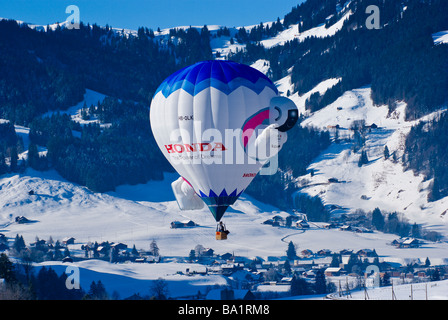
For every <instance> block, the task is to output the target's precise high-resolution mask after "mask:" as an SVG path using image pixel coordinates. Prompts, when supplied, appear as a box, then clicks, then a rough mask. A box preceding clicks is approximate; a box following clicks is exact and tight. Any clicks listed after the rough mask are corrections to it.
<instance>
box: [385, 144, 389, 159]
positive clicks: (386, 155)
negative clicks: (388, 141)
mask: <svg viewBox="0 0 448 320" xmlns="http://www.w3.org/2000/svg"><path fill="white" fill-rule="evenodd" d="M389 156H390V154H389V148H388V147H387V145H386V146H384V159H389Z"/></svg>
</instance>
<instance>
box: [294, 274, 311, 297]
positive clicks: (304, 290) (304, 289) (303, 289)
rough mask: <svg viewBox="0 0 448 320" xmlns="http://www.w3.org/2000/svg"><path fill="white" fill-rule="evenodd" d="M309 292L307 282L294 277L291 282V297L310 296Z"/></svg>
mask: <svg viewBox="0 0 448 320" xmlns="http://www.w3.org/2000/svg"><path fill="white" fill-rule="evenodd" d="M310 293H311V290H310V287H309V284H308V282H307V281H306V280H305V279H302V278H300V277H298V276H294V277H293V279H292V281H291V295H292V296H300V295H307V294H310Z"/></svg>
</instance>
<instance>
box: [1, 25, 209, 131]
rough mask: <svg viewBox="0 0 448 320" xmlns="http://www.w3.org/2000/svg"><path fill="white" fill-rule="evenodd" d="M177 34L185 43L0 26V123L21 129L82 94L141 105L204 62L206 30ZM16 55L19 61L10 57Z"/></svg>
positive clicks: (92, 30) (104, 31)
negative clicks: (189, 66) (5, 121)
mask: <svg viewBox="0 0 448 320" xmlns="http://www.w3.org/2000/svg"><path fill="white" fill-rule="evenodd" d="M182 32H183V33H181V32H180V31H179V32H178V33H179V34H178V36H179V37H180V38H182V39H183V40H185V41H182V42H181V44H180V45H178V46H175V44H173V43H172V42H171V41H168V42H167V43H161V41H157V40H155V39H154V35H153V32H150V31H148V30H145V29H139V32H138V34H137V36H133V35H131V36H129V37H128V36H125V35H122V34H120V33H119V32H117V31H114V30H112V29H111V28H110V27H108V26H106V27H105V28H101V27H98V26H97V25H92V26H90V25H84V24H82V23H81V24H80V28H79V29H78V30H77V29H72V30H68V29H65V28H59V27H58V28H57V29H56V30H55V31H51V29H49V31H47V32H45V31H37V30H35V29H31V28H29V27H27V26H26V25H19V24H17V22H15V21H9V20H2V21H0V39H1V41H0V70H1V72H0V118H3V119H8V120H11V121H12V122H13V123H15V124H22V125H28V124H29V122H31V120H32V119H34V118H35V117H36V116H39V115H41V114H43V113H45V112H47V111H49V110H63V109H66V108H68V107H69V106H72V105H75V104H76V103H78V102H79V101H81V100H82V98H83V94H84V92H85V88H89V89H92V90H95V91H98V92H101V93H104V94H106V95H110V96H113V97H117V98H120V99H125V100H133V101H137V102H142V103H147V104H149V102H150V100H151V98H152V95H153V93H154V91H155V90H156V88H157V86H158V85H159V84H160V83H161V82H162V81H163V80H164V79H165V78H166V77H167V76H168V75H170V74H171V73H173V72H174V71H176V70H178V69H179V68H180V67H183V66H185V65H187V64H191V63H193V62H197V61H200V60H205V59H209V58H211V48H210V43H209V32H208V30H207V28H206V27H204V28H203V29H202V30H201V32H199V31H197V30H196V29H195V28H189V29H187V30H186V31H182ZM18 57H20V59H18Z"/></svg>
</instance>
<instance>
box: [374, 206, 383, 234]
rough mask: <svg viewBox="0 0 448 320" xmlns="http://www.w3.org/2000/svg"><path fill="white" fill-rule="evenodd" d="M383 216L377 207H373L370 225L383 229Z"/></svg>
mask: <svg viewBox="0 0 448 320" xmlns="http://www.w3.org/2000/svg"><path fill="white" fill-rule="evenodd" d="M384 223H385V222H384V216H383V214H382V213H381V210H380V209H379V208H375V209H374V210H373V212H372V225H373V226H374V227H375V228H376V229H377V230H379V231H383V229H384Z"/></svg>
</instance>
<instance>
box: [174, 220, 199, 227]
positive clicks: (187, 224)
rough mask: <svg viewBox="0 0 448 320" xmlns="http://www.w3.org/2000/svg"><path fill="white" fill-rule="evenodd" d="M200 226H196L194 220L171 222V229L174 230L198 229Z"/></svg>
mask: <svg viewBox="0 0 448 320" xmlns="http://www.w3.org/2000/svg"><path fill="white" fill-rule="evenodd" d="M196 226H198V224H196V223H195V222H194V221H192V220H186V221H173V222H171V228H172V229H176V228H188V227H196Z"/></svg>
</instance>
